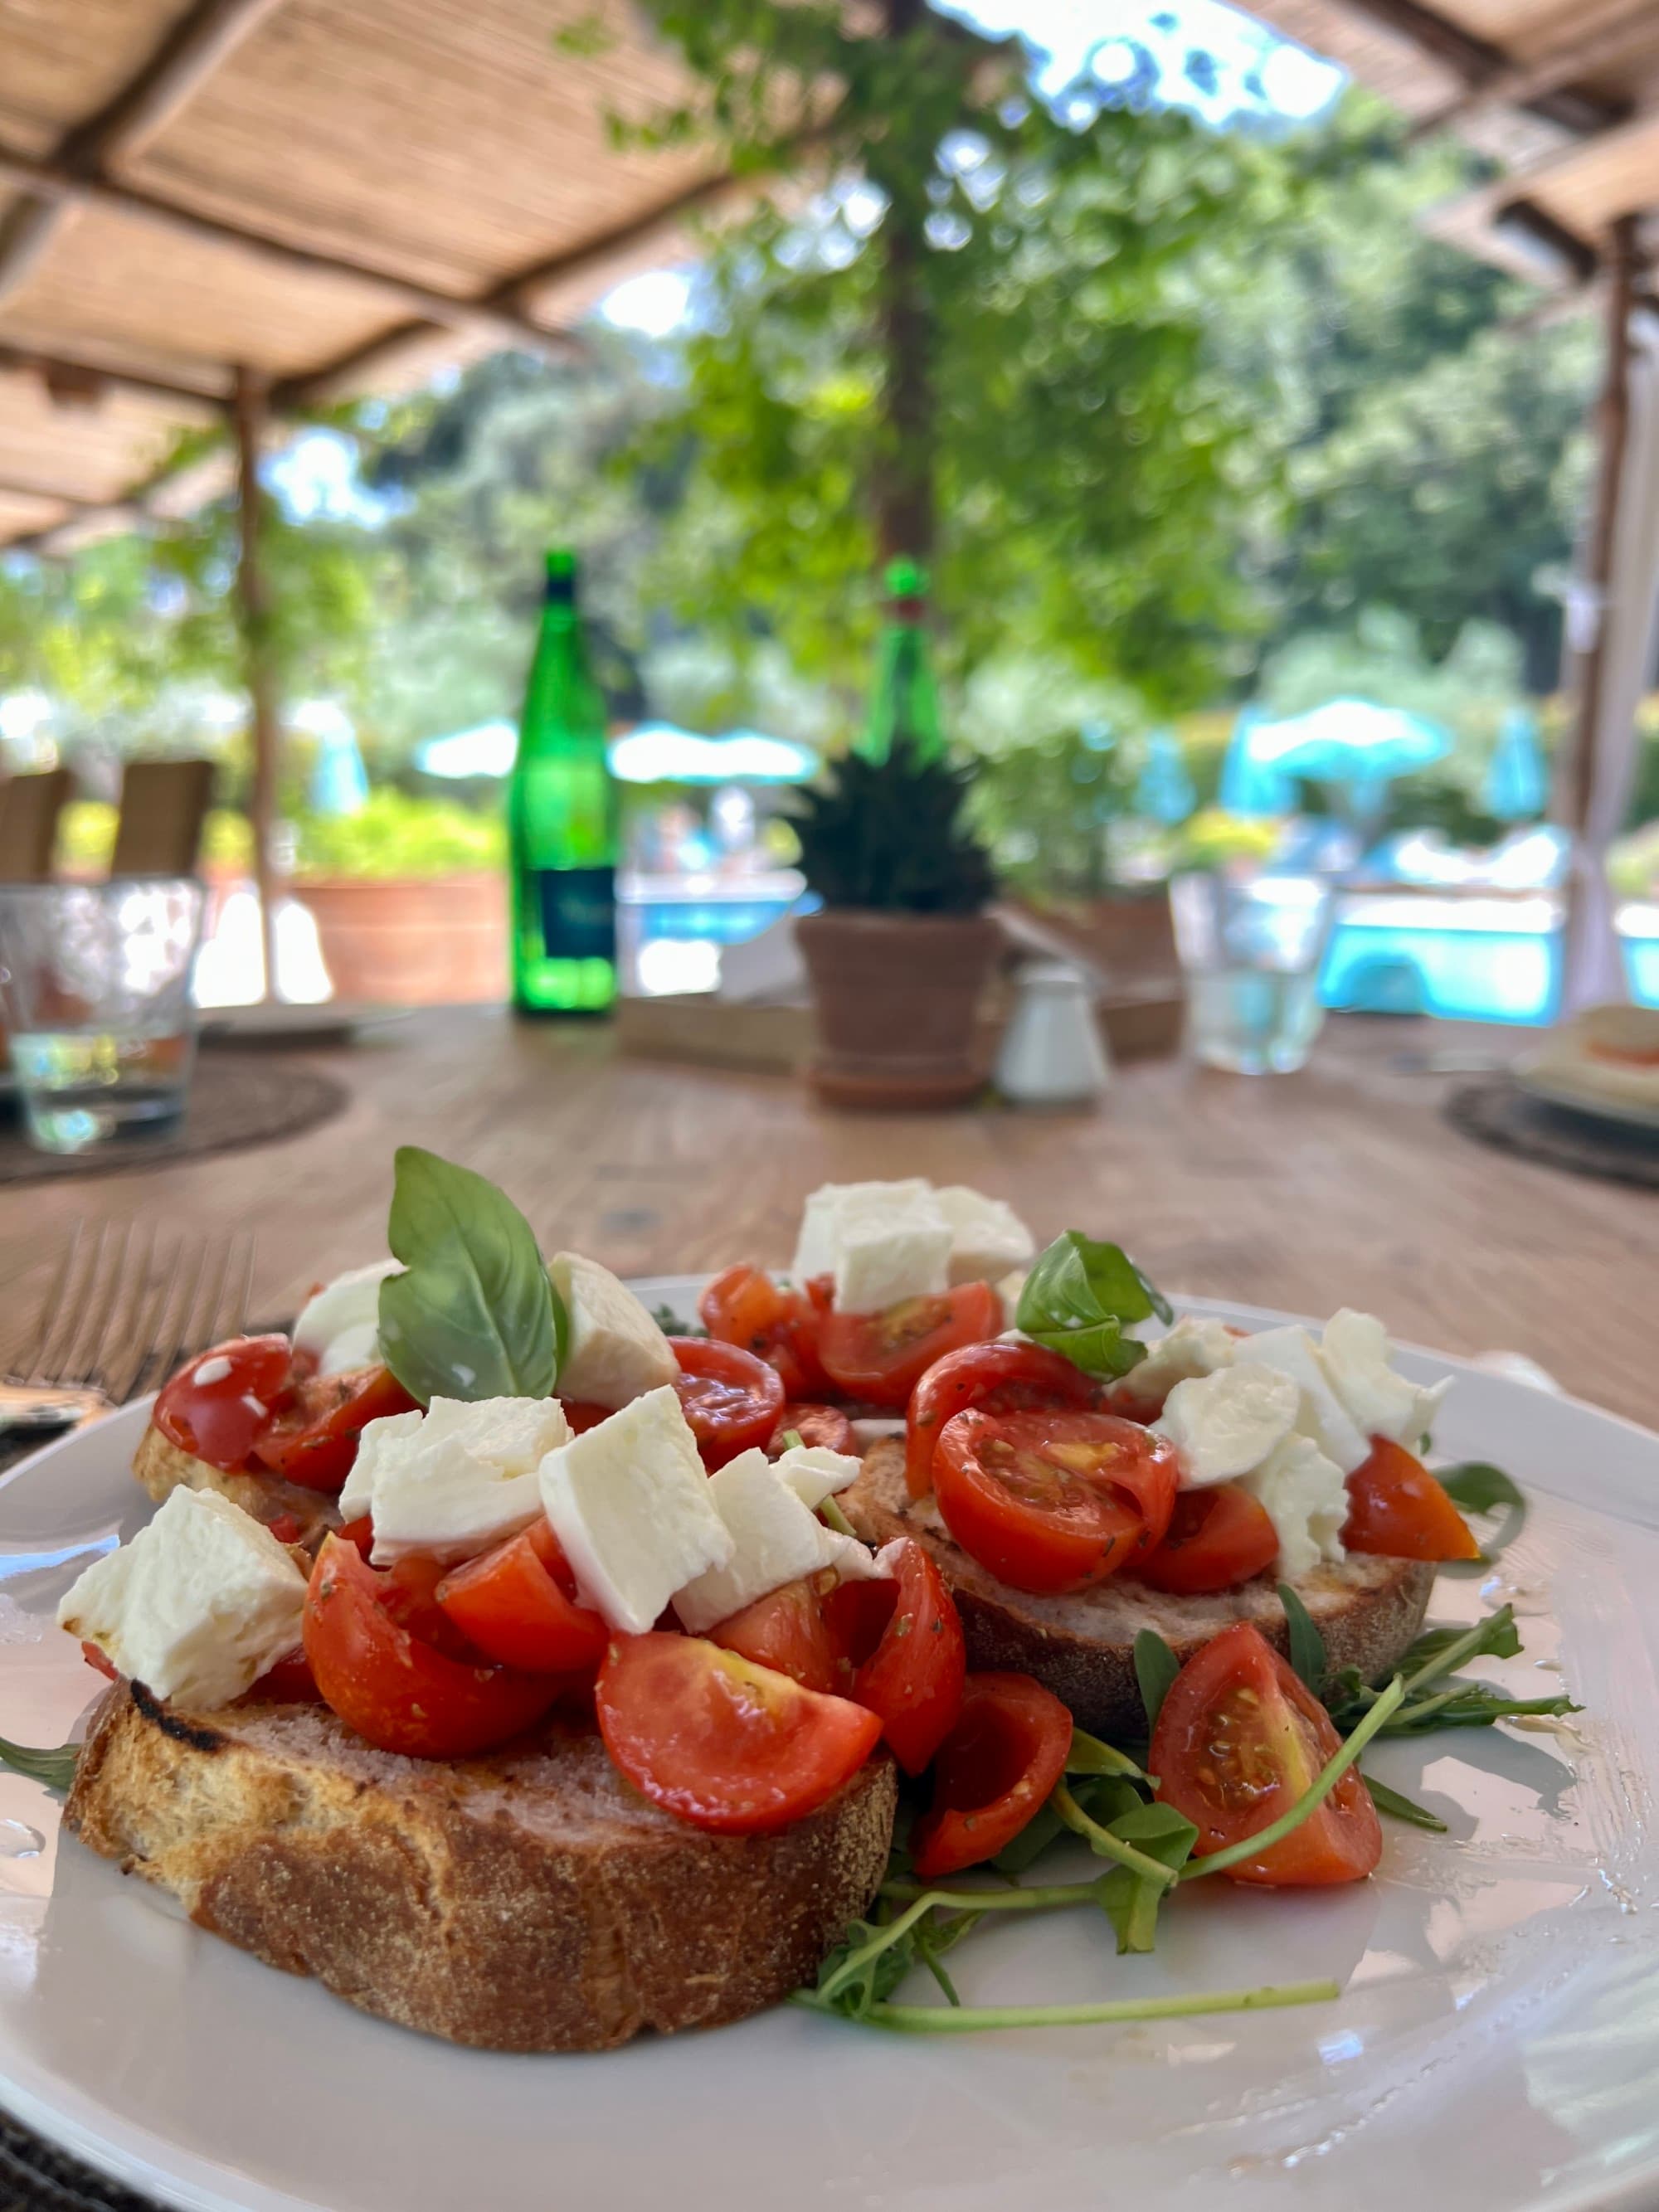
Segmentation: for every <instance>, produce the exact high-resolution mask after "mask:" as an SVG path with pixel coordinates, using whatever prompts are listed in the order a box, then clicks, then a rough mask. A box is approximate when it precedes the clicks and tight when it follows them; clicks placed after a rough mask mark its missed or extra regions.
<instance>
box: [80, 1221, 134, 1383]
mask: <svg viewBox="0 0 1659 2212" xmlns="http://www.w3.org/2000/svg"><path fill="white" fill-rule="evenodd" d="M106 1227H107V1225H106ZM111 1247H113V1257H112V1258H109V1257H106V1254H107V1253H108V1251H109V1249H110V1248H111ZM131 1250H132V1223H131V1221H130V1220H128V1221H125V1222H123V1223H122V1225H121V1226H120V1228H119V1229H118V1230H117V1231H114V1232H113V1234H112V1235H110V1236H108V1237H104V1236H100V1237H99V1239H98V1261H99V1267H98V1272H97V1275H96V1278H95V1279H94V1283H93V1285H92V1287H91V1291H90V1295H89V1299H88V1307H87V1319H86V1326H85V1327H84V1328H83V1329H82V1332H81V1339H80V1342H79V1343H78V1344H77V1346H76V1362H75V1365H74V1366H73V1368H71V1369H70V1370H68V1373H67V1376H66V1379H68V1380H70V1381H74V1382H77V1383H96V1380H97V1377H98V1375H99V1372H100V1364H101V1362H102V1359H103V1355H104V1346H105V1344H106V1341H107V1340H108V1337H109V1333H110V1327H111V1324H112V1322H113V1320H114V1318H115V1315H116V1312H117V1310H118V1308H119V1305H120V1303H121V1297H122V1292H123V1290H124V1288H125V1283H126V1277H127V1262H128V1259H129V1256H130V1255H131Z"/></svg>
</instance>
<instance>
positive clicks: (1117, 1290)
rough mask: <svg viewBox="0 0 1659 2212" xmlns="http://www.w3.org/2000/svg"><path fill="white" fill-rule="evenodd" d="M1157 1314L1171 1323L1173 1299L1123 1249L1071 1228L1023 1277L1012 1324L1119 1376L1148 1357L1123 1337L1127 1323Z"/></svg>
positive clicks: (1078, 1361) (1098, 1371)
mask: <svg viewBox="0 0 1659 2212" xmlns="http://www.w3.org/2000/svg"><path fill="white" fill-rule="evenodd" d="M1153 1314H1158V1316H1160V1317H1161V1318H1163V1319H1164V1320H1165V1321H1167V1320H1168V1319H1169V1318H1170V1306H1169V1304H1168V1302H1167V1301H1166V1300H1165V1299H1164V1297H1163V1296H1162V1294H1161V1293H1160V1292H1159V1291H1157V1290H1155V1289H1154V1288H1153V1287H1152V1284H1151V1283H1149V1282H1148V1281H1147V1279H1146V1277H1145V1276H1144V1275H1143V1274H1142V1273H1141V1272H1140V1270H1139V1267H1136V1266H1135V1264H1134V1261H1133V1260H1131V1259H1130V1257H1129V1255H1127V1252H1125V1251H1124V1250H1123V1249H1122V1247H1121V1245H1117V1244H1103V1243H1098V1242H1097V1240H1096V1239H1095V1238H1093V1237H1085V1235H1084V1234H1083V1232H1082V1231H1081V1230H1079V1229H1068V1230H1067V1231H1066V1233H1065V1234H1064V1236H1061V1237H1055V1239H1054V1243H1052V1244H1050V1245H1049V1247H1048V1249H1047V1250H1046V1251H1045V1252H1043V1253H1042V1254H1040V1255H1039V1256H1038V1259H1037V1262H1036V1266H1035V1267H1033V1268H1032V1270H1031V1272H1030V1274H1029V1275H1028V1276H1027V1277H1026V1278H1025V1283H1024V1288H1023V1289H1022V1290H1021V1291H1020V1294H1019V1305H1018V1310H1017V1311H1016V1313H1015V1316H1014V1323H1015V1326H1016V1328H1018V1329H1019V1330H1021V1332H1022V1333H1023V1334H1024V1335H1026V1336H1029V1337H1030V1338H1031V1339H1032V1340H1033V1341H1034V1342H1035V1343H1037V1344H1042V1345H1046V1346H1048V1349H1049V1350H1050V1351H1052V1352H1062V1353H1063V1354H1064V1355H1065V1357H1066V1358H1067V1359H1069V1360H1070V1361H1071V1362H1072V1364H1073V1366H1076V1367H1080V1368H1082V1369H1083V1370H1084V1372H1085V1374H1088V1375H1105V1376H1113V1377H1115V1376H1120V1375H1127V1373H1128V1372H1129V1370H1130V1369H1131V1368H1132V1367H1134V1366H1136V1365H1137V1364H1139V1362H1140V1361H1141V1360H1143V1359H1144V1358H1146V1346H1145V1345H1144V1344H1139V1343H1137V1342H1136V1341H1135V1340H1134V1339H1133V1337H1128V1336H1125V1334H1123V1330H1124V1325H1125V1324H1126V1322H1137V1321H1146V1320H1148V1319H1150V1317H1151V1316H1152V1315H1153Z"/></svg>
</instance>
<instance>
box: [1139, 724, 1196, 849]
mask: <svg viewBox="0 0 1659 2212" xmlns="http://www.w3.org/2000/svg"><path fill="white" fill-rule="evenodd" d="M1197 803H1198V793H1196V792H1195V791H1194V789H1193V780H1192V778H1191V776H1189V775H1188V773H1187V763H1186V762H1185V761H1184V760H1183V759H1182V756H1181V748H1180V746H1179V745H1178V744H1176V740H1175V738H1174V735H1173V734H1172V732H1170V731H1168V730H1154V731H1153V732H1152V736H1151V737H1150V738H1148V739H1147V741H1146V767H1145V768H1143V769H1142V770H1141V771H1140V781H1139V782H1138V783H1137V784H1136V786H1135V796H1134V810H1135V812H1136V813H1137V814H1139V815H1140V816H1141V817H1144V818H1145V819H1146V820H1147V821H1150V822H1167V823H1170V825H1171V827H1173V826H1174V824H1175V823H1177V822H1184V821H1185V820H1186V819H1187V817H1188V815H1189V814H1190V813H1191V812H1192V811H1193V808H1194V806H1195V805H1197Z"/></svg>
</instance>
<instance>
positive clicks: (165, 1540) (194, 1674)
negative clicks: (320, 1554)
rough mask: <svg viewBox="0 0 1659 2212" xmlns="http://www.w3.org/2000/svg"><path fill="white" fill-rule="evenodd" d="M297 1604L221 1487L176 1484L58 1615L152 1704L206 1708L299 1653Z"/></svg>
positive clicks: (281, 1557) (259, 1534)
mask: <svg viewBox="0 0 1659 2212" xmlns="http://www.w3.org/2000/svg"><path fill="white" fill-rule="evenodd" d="M305 1601H306V1578H305V1577H304V1575H303V1574H301V1571H300V1570H299V1568H298V1567H296V1566H295V1564H294V1562H293V1560H292V1559H290V1558H289V1554H288V1553H287V1552H286V1551H285V1550H284V1549H283V1546H282V1545H281V1544H279V1543H278V1542H277V1541H276V1538H275V1537H274V1536H273V1535H272V1534H271V1533H270V1529H269V1528H265V1527H264V1525H263V1524H262V1523H261V1522H258V1521H256V1520H255V1519H254V1518H253V1516H252V1514H249V1513H244V1512H243V1510H242V1509H241V1508H240V1505H233V1504H231V1503H230V1500H229V1499H228V1498H222V1497H221V1496H220V1495H219V1493H218V1492H217V1491H214V1490H186V1489H182V1488H181V1489H179V1490H174V1491H172V1492H169V1493H168V1495H167V1498H165V1499H164V1500H163V1502H162V1504H161V1510H159V1511H158V1512H157V1514H156V1516H155V1519H154V1520H153V1521H151V1522H149V1525H148V1527H146V1528H141V1529H140V1530H139V1531H138V1534H137V1535H136V1536H135V1537H134V1538H133V1539H132V1541H131V1543H130V1544H123V1545H122V1547H121V1548H120V1549H119V1551H117V1552H110V1553H106V1554H105V1556H104V1557H103V1558H102V1559H98V1560H96V1561H94V1564H93V1565H91V1566H89V1567H88V1569H87V1571H86V1572H85V1573H84V1574H83V1575H82V1577H80V1579H79V1580H78V1581H77V1582H76V1583H75V1584H74V1586H73V1588H71V1589H69V1590H68V1591H66V1592H65V1594H64V1599H63V1601H62V1603H61V1604H60V1605H59V1606H58V1625H59V1626H61V1627H64V1628H66V1629H67V1630H68V1631H69V1632H70V1635H71V1636H76V1637H79V1638H81V1639H82V1642H84V1643H87V1644H96V1645H97V1647H98V1649H99V1650H100V1651H101V1652H102V1653H103V1655H104V1656H105V1657H106V1659H107V1660H108V1661H109V1662H110V1663H111V1665H112V1666H113V1667H117V1668H119V1669H120V1671H121V1673H122V1674H125V1675H126V1676H127V1677H128V1679H129V1680H132V1681H137V1682H143V1684H144V1685H145V1686H146V1687H147V1688H148V1689H149V1690H151V1691H153V1692H155V1695H156V1696H157V1697H158V1698H166V1699H168V1700H169V1701H170V1702H172V1703H173V1704H176V1705H185V1706H188V1707H189V1708H190V1709H191V1711H196V1712H211V1711H214V1710H215V1709H216V1707H218V1706H220V1705H228V1704H229V1703H230V1701H231V1699H233V1698H240V1696H242V1694H243V1693H244V1692H246V1691H247V1690H251V1689H252V1686H253V1685H254V1683H255V1682H256V1681H258V1679H259V1677H260V1675H261V1674H264V1672H265V1669H266V1668H268V1667H273V1666H275V1664H276V1662H277V1660H279V1659H283V1658H286V1657H287V1656H288V1654H289V1652H290V1651H292V1650H295V1648H296V1647H297V1645H298V1644H299V1642H300V1635H301V1617H302V1615H303V1613H304V1611H305Z"/></svg>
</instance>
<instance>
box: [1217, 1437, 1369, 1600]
mask: <svg viewBox="0 0 1659 2212" xmlns="http://www.w3.org/2000/svg"><path fill="white" fill-rule="evenodd" d="M1243 1487H1244V1488H1245V1489H1246V1490H1248V1491H1249V1492H1252V1493H1253V1495H1254V1496H1255V1497H1256V1498H1259V1499H1260V1500H1261V1504H1263V1506H1265V1507H1266V1509H1267V1517H1268V1519H1269V1520H1270V1521H1271V1522H1273V1528H1274V1529H1275V1530H1276V1531H1277V1533H1278V1536H1279V1564H1278V1566H1277V1568H1276V1570H1275V1572H1276V1573H1277V1574H1278V1576H1279V1579H1280V1580H1281V1581H1285V1582H1297V1581H1299V1580H1300V1578H1301V1577H1303V1576H1304V1575H1307V1574H1311V1573H1312V1571H1313V1570H1314V1569H1315V1568H1316V1566H1317V1565H1319V1563H1320V1561H1321V1560H1322V1559H1329V1560H1332V1561H1336V1560H1339V1559H1343V1558H1344V1557H1345V1556H1346V1554H1345V1553H1344V1552H1343V1549H1342V1529H1343V1525H1344V1523H1345V1522H1346V1520H1347V1517H1348V1486H1347V1483H1346V1480H1344V1478H1343V1474H1342V1470H1341V1468H1340V1467H1339V1466H1338V1465H1337V1463H1336V1462H1335V1461H1334V1459H1328V1458H1327V1456H1326V1455H1325V1454H1324V1453H1323V1452H1322V1451H1321V1449H1319V1446H1318V1445H1317V1444H1316V1443H1315V1442H1314V1440H1313V1438H1312V1437H1306V1436H1303V1435H1301V1434H1299V1433H1297V1432H1294V1431H1293V1432H1292V1433H1291V1435H1290V1436H1288V1437H1285V1440H1284V1442H1283V1443H1279V1444H1276V1445H1275V1446H1274V1447H1273V1450H1272V1451H1270V1452H1269V1453H1268V1455H1267V1458H1266V1459H1265V1460H1263V1462H1261V1466H1260V1467H1259V1468H1256V1469H1255V1472H1254V1473H1253V1474H1249V1475H1247V1476H1246V1477H1245V1478H1244V1482H1243Z"/></svg>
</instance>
